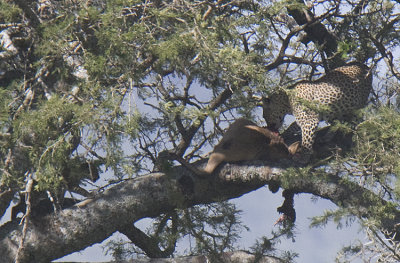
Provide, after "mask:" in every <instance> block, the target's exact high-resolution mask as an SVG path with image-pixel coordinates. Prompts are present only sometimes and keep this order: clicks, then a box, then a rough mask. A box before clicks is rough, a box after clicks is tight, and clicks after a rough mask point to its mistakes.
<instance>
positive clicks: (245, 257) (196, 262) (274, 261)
mask: <svg viewBox="0 0 400 263" xmlns="http://www.w3.org/2000/svg"><path fill="white" fill-rule="evenodd" d="M222 257H223V259H224V260H225V261H224V262H241V263H250V262H258V263H281V262H283V261H282V260H280V259H278V258H274V257H269V256H262V257H260V258H258V257H257V258H256V256H254V255H253V254H250V253H248V252H246V251H234V252H226V253H224V254H223V255H222ZM113 262H114V261H113ZM113 262H103V263H113ZM154 262H156V263H208V262H211V261H210V259H209V258H208V257H207V256H205V255H200V256H187V257H177V258H158V259H156V261H155V260H154V259H146V258H143V259H132V260H128V261H123V263H154ZM69 263H73V262H69ZM80 263H83V262H80Z"/></svg>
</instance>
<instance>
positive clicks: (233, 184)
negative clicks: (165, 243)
mask: <svg viewBox="0 0 400 263" xmlns="http://www.w3.org/2000/svg"><path fill="white" fill-rule="evenodd" d="M328 134H329V133H328ZM322 135H323V133H322ZM322 135H321V136H322ZM334 136H335V135H334ZM338 136H339V135H338ZM328 137H329V138H331V139H332V134H330V135H329V136H328ZM322 141H323V140H322ZM332 141H336V142H340V143H342V144H344V145H343V147H346V140H345V139H341V140H340V139H338V138H336V139H334V140H332ZM321 143H322V142H321V140H317V144H321ZM323 144H324V147H320V148H318V147H316V149H320V150H318V151H319V152H317V154H319V156H323V155H322V153H324V152H325V154H326V153H327V152H329V151H330V150H327V146H329V144H328V143H323ZM289 167H294V166H293V163H292V162H291V161H290V160H286V161H283V162H282V163H280V164H279V163H268V162H265V161H254V162H246V163H242V164H225V165H222V166H220V168H219V169H217V170H216V171H215V172H214V174H213V175H211V176H207V177H198V176H195V175H193V174H192V172H190V171H189V170H188V169H186V168H184V167H175V168H173V169H172V170H171V171H170V172H169V173H168V174H165V173H152V174H148V175H146V176H141V177H139V178H135V179H132V180H127V181H124V182H121V183H119V184H118V185H115V186H113V187H110V188H109V189H107V190H105V191H104V192H102V193H100V194H98V195H97V196H96V197H95V198H94V199H93V200H91V201H90V202H87V203H86V204H81V205H79V206H74V207H72V208H69V209H64V210H63V211H61V212H60V213H58V214H53V215H47V216H44V217H41V218H35V219H32V220H30V221H29V224H28V230H27V234H26V237H25V241H24V250H23V252H24V254H23V255H24V257H22V260H21V262H49V261H51V260H53V259H57V258H60V257H62V256H64V255H67V254H69V253H72V252H74V251H79V250H82V249H84V248H85V247H87V246H89V245H92V244H94V243H98V242H101V241H103V240H104V239H106V238H107V237H109V236H110V235H111V234H112V233H114V232H115V231H117V230H118V229H121V228H123V227H124V226H126V225H127V224H132V222H135V221H137V220H139V219H142V218H145V217H155V216H157V215H160V214H163V213H167V212H169V211H172V210H174V209H176V208H185V207H190V206H193V205H196V204H205V203H211V202H215V201H222V200H227V199H231V198H235V197H239V196H241V195H243V194H245V193H248V192H250V191H253V190H256V189H258V188H260V187H262V186H264V185H267V184H276V183H278V184H279V185H281V186H283V187H284V188H286V189H291V190H292V191H294V192H295V193H311V194H313V195H316V196H320V197H322V198H326V199H329V200H331V201H332V202H334V203H335V204H337V205H339V206H342V207H347V208H349V209H352V208H354V211H362V214H361V215H360V216H363V217H368V216H369V215H370V214H371V213H373V211H371V210H373V208H372V209H371V207H370V206H371V204H376V203H377V200H379V202H380V203H381V204H382V205H385V204H387V202H386V201H384V200H380V199H379V197H378V196H376V195H375V194H374V193H372V192H370V191H368V190H366V189H365V188H363V187H361V186H359V185H358V184H357V183H353V182H349V181H347V180H342V178H340V177H339V176H337V175H334V174H328V175H327V174H325V175H323V174H321V175H320V176H310V175H305V176H300V175H299V176H285V177H282V174H283V173H284V172H285V171H286V170H287V168H289ZM294 169H297V168H294ZM283 178H284V180H283ZM389 212H390V214H391V216H392V217H391V218H383V219H382V221H381V226H382V227H383V228H384V229H387V230H389V231H396V230H397V229H396V224H397V222H400V211H398V210H396V209H394V208H393V209H392V210H391V211H389ZM21 230H22V226H21V225H18V222H15V221H14V222H9V223H6V224H5V225H3V226H2V227H1V228H0V255H2V262H14V259H15V256H16V252H17V249H18V244H19V241H20V238H21Z"/></svg>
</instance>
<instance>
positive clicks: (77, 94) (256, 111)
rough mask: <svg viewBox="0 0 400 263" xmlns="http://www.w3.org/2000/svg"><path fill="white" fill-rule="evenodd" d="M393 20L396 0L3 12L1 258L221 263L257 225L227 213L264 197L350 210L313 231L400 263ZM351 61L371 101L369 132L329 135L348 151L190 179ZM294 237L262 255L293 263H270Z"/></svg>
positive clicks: (182, 2)
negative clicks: (264, 103) (355, 234)
mask: <svg viewBox="0 0 400 263" xmlns="http://www.w3.org/2000/svg"><path fill="white" fill-rule="evenodd" d="M399 21H400V1H389V0H378V1H365V0H355V1H329V0H321V1H308V2H307V3H304V2H303V1H299V0H285V1H278V0H276V1H256V0H238V1H229V0H226V1H225V0H216V1H209V0H204V1H200V0H199V1H186V0H173V1H158V0H145V1H139V0H117V1H107V0H85V1H73V0H64V1H50V0H36V1H35V0H29V1H24V0H0V43H1V45H0V87H1V89H0V128H1V129H0V157H1V158H0V159H1V161H0V169H1V173H0V217H1V216H3V217H4V216H5V214H6V210H7V209H8V208H9V207H11V206H15V208H14V211H15V212H14V213H13V215H12V218H11V220H10V221H9V222H7V223H5V224H3V225H2V226H0V244H1V245H0V254H1V255H2V256H3V258H4V260H5V262H13V261H14V260H15V261H16V262H33V261H34V262H48V261H50V260H54V259H57V258H60V257H62V256H64V255H67V254H69V253H71V252H74V251H79V250H81V249H83V248H85V247H87V246H89V245H91V244H94V243H96V242H101V241H102V240H104V239H106V238H107V237H109V236H110V235H111V234H112V233H114V232H115V231H119V232H121V233H123V234H124V235H126V236H127V237H128V238H129V239H130V241H131V242H132V244H133V246H132V248H131V249H130V250H129V251H128V250H125V249H124V246H123V245H122V244H118V243H113V244H111V245H110V249H111V250H112V251H113V253H114V255H115V258H116V259H123V258H124V257H129V256H131V255H132V254H136V255H142V254H144V255H146V256H148V257H152V258H154V257H164V258H165V257H172V256H176V251H175V250H176V243H177V242H178V241H179V240H181V239H183V238H185V237H187V236H191V237H193V238H194V240H196V245H195V247H194V248H192V250H191V251H190V253H191V254H207V255H210V257H213V259H214V260H216V261H218V260H222V259H221V255H223V253H224V252H228V251H232V250H235V248H236V246H235V244H236V243H235V242H236V241H237V240H238V238H239V237H240V231H241V229H243V228H244V227H245V225H246V222H242V221H241V220H240V213H239V211H238V210H237V209H236V208H235V206H234V205H233V204H231V203H229V201H228V200H229V199H231V198H233V197H238V196H240V195H242V194H244V193H247V192H249V191H252V190H254V189H257V188H259V187H261V186H263V185H267V184H268V185H270V186H271V188H273V187H272V186H279V187H282V188H284V189H290V190H291V191H292V193H294V194H301V193H311V194H313V195H315V196H320V197H323V198H326V199H328V200H331V201H332V202H334V203H335V204H336V205H337V206H338V209H337V210H336V211H334V212H329V213H325V214H323V215H322V216H321V217H318V218H315V219H314V220H313V224H324V223H325V222H326V221H328V220H339V219H341V218H352V219H356V220H358V221H359V222H360V223H361V225H362V226H363V227H364V229H365V231H366V232H367V233H368V234H369V238H370V239H371V241H373V242H371V243H369V244H367V245H363V244H360V245H357V246H354V247H349V248H346V250H345V253H346V255H348V256H349V257H350V256H351V255H357V253H358V252H359V251H361V250H362V251H368V252H367V253H366V254H365V256H366V257H370V256H371V257H376V258H377V260H381V261H382V262H398V261H399V260H400V254H399V244H398V239H399V238H398V237H399V234H400V233H397V231H398V230H399V229H398V228H399V225H398V223H399V222H400V221H399V219H400V210H399V198H400V181H399V176H400V162H399V161H398V160H399V149H400V130H399V129H400V115H399V105H400V100H399V97H398V91H399V87H400V85H399V80H400V72H399V69H400V63H399V59H398V57H399V55H398V54H399V40H400V23H399ZM348 62H359V63H364V64H366V65H367V66H368V67H369V68H371V72H372V74H373V77H374V82H373V88H374V91H373V93H372V94H371V96H370V102H369V104H368V106H367V107H366V108H365V109H363V110H361V111H360V112H358V114H359V119H360V122H359V123H357V124H348V123H339V122H338V123H333V124H332V126H331V128H330V132H332V133H334V134H336V135H338V134H339V133H346V134H350V137H346V138H347V139H346V140H341V139H338V138H339V137H335V136H336V135H335V136H333V139H332V140H335V139H336V140H337V141H335V143H336V144H339V146H340V147H341V149H336V151H331V150H329V154H328V155H327V154H326V152H327V150H326V149H322V150H321V152H324V153H325V154H322V155H320V158H316V159H314V160H313V162H312V163H311V164H310V165H308V166H306V167H302V168H300V167H297V166H296V165H295V163H294V162H290V161H288V162H285V163H283V164H282V163H271V162H268V161H266V162H265V161H264V162H255V163H254V162H245V163H243V164H239V165H238V164H226V165H224V166H222V167H221V169H219V170H217V171H216V172H215V174H213V175H211V176H208V177H204V178H199V176H197V175H196V174H194V173H193V172H192V171H191V170H190V169H187V166H188V163H189V164H192V165H198V164H201V163H203V162H204V161H203V160H204V159H206V154H207V153H209V152H210V151H211V150H212V146H214V145H215V144H216V143H217V142H218V141H219V139H220V138H221V135H222V134H223V131H224V129H225V128H226V127H227V126H228V125H229V123H231V122H232V121H233V120H235V119H238V118H240V117H245V118H247V119H250V120H253V121H255V122H257V123H258V124H259V125H264V123H263V120H262V114H261V112H260V103H261V98H262V97H263V96H267V95H268V94H270V93H271V92H273V91H274V90H277V89H279V88H283V87H288V86H291V85H293V84H294V83H297V82H299V81H301V80H313V79H316V78H318V77H320V76H322V75H324V74H325V72H328V71H329V70H330V69H333V68H335V67H338V66H341V65H344V64H346V63H348ZM321 137H323V134H322V135H321ZM317 143H318V142H317ZM319 144H320V145H322V146H323V145H325V144H329V143H327V142H319ZM344 144H346V145H344ZM348 145H351V146H350V147H346V146H348ZM99 178H100V179H99ZM82 200H85V201H83V202H84V203H78V202H79V201H82ZM16 203H18V205H15V204H16ZM77 203H78V204H77ZM260 203H261V204H264V203H263V202H260ZM321 214H322V211H321ZM144 217H154V218H155V219H154V221H153V225H152V227H151V228H150V229H149V230H148V232H145V231H143V230H140V229H138V228H136V227H135V226H134V224H133V223H134V222H136V221H138V220H140V219H141V218H144ZM20 223H21V224H20ZM290 229H291V225H289V226H287V227H282V229H281V232H280V233H276V235H274V236H272V237H265V239H263V240H261V241H260V240H259V241H258V242H257V244H256V245H255V246H254V247H253V251H252V253H253V254H254V255H255V257H256V258H257V257H261V256H268V257H270V260H278V258H279V260H286V261H291V260H293V258H294V255H293V254H283V255H280V254H277V253H276V252H274V250H273V247H274V242H275V240H276V239H277V238H279V237H280V236H282V235H290ZM127 255H128V256H127ZM271 262H279V261H271Z"/></svg>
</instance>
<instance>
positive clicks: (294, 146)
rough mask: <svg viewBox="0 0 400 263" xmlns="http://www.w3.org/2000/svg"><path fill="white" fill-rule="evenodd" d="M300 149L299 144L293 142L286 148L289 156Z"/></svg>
mask: <svg viewBox="0 0 400 263" xmlns="http://www.w3.org/2000/svg"><path fill="white" fill-rule="evenodd" d="M299 147H300V142H299V141H297V142H294V143H292V144H291V145H290V146H289V147H288V151H289V153H290V154H291V155H294V154H295V153H296V152H297V150H298V149H299Z"/></svg>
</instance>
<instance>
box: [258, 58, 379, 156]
mask: <svg viewBox="0 0 400 263" xmlns="http://www.w3.org/2000/svg"><path fill="white" fill-rule="evenodd" d="M371 90H372V75H371V73H370V70H369V68H368V67H367V66H365V65H361V64H353V65H346V66H343V67H339V68H336V69H334V70H332V71H330V72H329V73H328V74H326V75H325V76H323V77H321V78H320V79H318V80H316V81H304V82H300V83H298V84H296V85H295V86H294V87H292V88H291V89H288V90H280V91H278V92H275V93H273V94H271V95H270V96H269V97H268V98H264V100H263V116H264V119H265V120H266V122H267V125H268V128H270V129H272V130H276V131H277V130H278V129H279V128H280V127H281V126H282V123H283V120H284V117H285V115H286V114H293V115H294V117H295V119H296V123H297V125H298V127H299V129H300V130H301V136H302V141H301V151H300V152H301V154H302V155H305V159H306V160H308V159H309V156H310V155H311V153H312V145H313V143H314V139H315V138H314V137H315V130H316V128H317V126H318V124H319V122H320V121H322V120H325V121H328V122H330V121H333V120H349V119H351V118H352V117H353V115H354V110H357V109H360V108H363V107H364V106H365V105H366V104H367V101H368V96H369V94H370V92H371Z"/></svg>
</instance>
